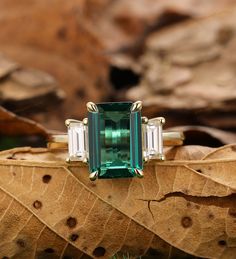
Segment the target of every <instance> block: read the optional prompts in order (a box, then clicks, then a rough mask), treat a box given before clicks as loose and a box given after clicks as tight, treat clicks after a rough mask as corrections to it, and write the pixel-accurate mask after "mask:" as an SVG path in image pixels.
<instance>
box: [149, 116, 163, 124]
mask: <svg viewBox="0 0 236 259" xmlns="http://www.w3.org/2000/svg"><path fill="white" fill-rule="evenodd" d="M148 121H149V122H150V123H152V121H155V122H158V123H159V124H160V125H164V124H165V123H166V120H165V118H164V117H157V118H152V119H149V120H148Z"/></svg>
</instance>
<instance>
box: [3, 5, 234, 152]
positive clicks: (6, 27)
mask: <svg viewBox="0 0 236 259" xmlns="http://www.w3.org/2000/svg"><path fill="white" fill-rule="evenodd" d="M235 8H236V1H235V0H207V1H203V0H183V1H177V0H167V1H161V0H158V1H157V0H137V1H125V0H75V1H62V0H57V1H56V0H47V1H46V0H41V1H36V0H21V1H16V0H2V1H1V2H0V19H1V32H0V53H1V55H0V101H1V106H2V109H3V110H2V112H1V116H0V123H1V132H0V133H1V137H0V148H1V149H7V148H9V147H14V146H22V145H33V146H43V145H45V143H46V139H47V138H48V136H49V135H50V133H51V132H52V130H54V131H57V132H58V131H65V126H64V120H65V119H67V118H74V119H82V118H84V117H85V116H86V108H85V104H86V102H88V101H93V102H104V101H124V100H142V101H143V105H144V108H143V114H144V115H145V116H148V117H152V116H165V117H166V121H167V125H166V126H167V127H176V126H178V127H180V129H182V130H184V131H185V132H186V136H187V140H186V144H200V145H206V146H213V147H216V146H220V145H222V144H227V143H232V142H233V141H234V140H235V139H236V137H235V136H236V134H235V131H236V120H235V114H236V56H235V53H236V36H235V30H236V18H235V17H236V9H235ZM4 108H5V110H4ZM25 118H28V119H30V121H25ZM22 120H23V123H22ZM35 123H37V124H35ZM41 125H43V126H41ZM184 125H190V126H191V127H189V126H188V127H184ZM197 125H198V126H199V125H201V126H203V127H201V128H199V127H196V126H197ZM39 128H40V129H39ZM212 128H214V129H212ZM29 129H31V130H29ZM12 136H14V137H12ZM27 136H29V137H27ZM32 136H33V137H32Z"/></svg>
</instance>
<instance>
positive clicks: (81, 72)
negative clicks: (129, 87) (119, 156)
mask: <svg viewBox="0 0 236 259" xmlns="http://www.w3.org/2000/svg"><path fill="white" fill-rule="evenodd" d="M82 6H83V1H80V0H79V1H74V2H68V3H65V2H64V1H59V2H58V1H56V2H55V1H53V2H48V1H40V2H34V3H33V4H32V5H29V4H28V1H22V2H21V5H20V6H19V5H18V4H17V2H15V1H11V3H8V4H6V3H5V1H4V3H3V2H1V3H0V8H1V10H2V11H1V15H2V16H1V17H2V24H3V26H2V33H1V35H0V42H1V43H0V50H1V51H2V52H4V53H6V54H7V55H8V56H9V57H11V58H13V59H14V60H16V61H17V62H19V63H20V64H23V65H25V66H28V67H31V68H36V69H40V70H42V71H46V72H47V73H49V74H51V75H52V76H54V77H55V78H56V79H57V80H58V82H59V84H60V86H61V88H62V89H63V91H64V92H65V93H66V96H67V98H66V100H65V102H64V103H63V104H62V105H61V106H59V107H56V109H55V110H54V111H52V112H51V111H50V112H49V113H47V114H46V115H47V116H44V114H43V115H41V114H40V115H38V116H35V117H34V119H35V120H37V121H39V122H40V123H42V124H44V125H45V126H47V127H48V128H54V129H59V130H62V129H64V123H63V120H65V119H67V118H69V117H71V116H72V117H73V118H78V119H82V118H83V116H84V114H85V112H86V108H85V104H86V102H88V101H94V102H99V101H101V100H104V98H107V97H108V96H109V95H110V92H111V90H110V84H109V78H108V68H109V67H108V62H107V61H106V58H105V57H104V55H103V51H104V48H103V46H102V43H101V42H100V40H99V39H97V37H96V36H95V35H94V34H95V33H94V32H93V29H92V28H91V27H90V25H89V23H88V21H87V19H86V18H84V17H83V15H82V11H83V10H82ZM9 13H11V14H12V13H14V14H15V15H9ZM45 17H47V19H45ZM16 24H17V26H16ZM29 24H30V26H29ZM19 28H24V29H23V30H21V33H19ZM42 28H44V29H42ZM36 32H37V33H36ZM72 107H73V108H72ZM81 107H84V108H81Z"/></svg>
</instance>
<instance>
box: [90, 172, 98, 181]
mask: <svg viewBox="0 0 236 259" xmlns="http://www.w3.org/2000/svg"><path fill="white" fill-rule="evenodd" d="M97 178H98V171H95V172H93V173H91V174H89V179H90V180H91V181H95V180H96V179H97Z"/></svg>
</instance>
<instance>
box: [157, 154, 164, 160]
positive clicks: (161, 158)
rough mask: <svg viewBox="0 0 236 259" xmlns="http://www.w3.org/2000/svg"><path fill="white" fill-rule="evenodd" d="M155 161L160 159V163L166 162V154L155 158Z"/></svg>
mask: <svg viewBox="0 0 236 259" xmlns="http://www.w3.org/2000/svg"><path fill="white" fill-rule="evenodd" d="M155 159H158V160H160V161H165V155H164V154H158V155H156V156H155Z"/></svg>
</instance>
